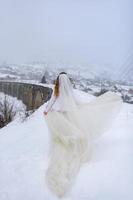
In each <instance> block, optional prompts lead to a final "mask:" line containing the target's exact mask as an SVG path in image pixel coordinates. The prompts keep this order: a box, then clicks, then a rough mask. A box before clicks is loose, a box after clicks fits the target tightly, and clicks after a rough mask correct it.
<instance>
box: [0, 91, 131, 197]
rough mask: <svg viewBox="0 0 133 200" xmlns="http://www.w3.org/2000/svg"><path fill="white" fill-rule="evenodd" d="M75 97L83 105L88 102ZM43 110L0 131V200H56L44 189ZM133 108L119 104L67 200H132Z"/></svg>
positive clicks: (45, 146) (45, 140)
mask: <svg viewBox="0 0 133 200" xmlns="http://www.w3.org/2000/svg"><path fill="white" fill-rule="evenodd" d="M77 92H78V95H80V96H81V98H82V99H83V101H90V100H91V99H92V96H90V95H88V94H85V93H83V92H79V91H77ZM45 105H46V104H44V105H42V106H41V107H40V108H39V109H38V110H37V111H36V112H34V113H33V114H32V115H31V116H29V117H28V118H27V119H26V120H25V121H24V122H23V123H22V122H21V121H20V120H19V119H15V120H14V121H13V122H12V123H10V124H8V125H7V126H6V127H4V128H2V129H0V200H57V199H58V198H57V197H55V196H53V195H52V194H51V193H50V192H49V190H48V189H47V186H46V184H45V171H46V169H47V161H48V157H47V153H48V148H49V134H48V129H47V126H46V123H45V118H44V116H43V110H44V107H45ZM132 146H133V105H132V104H126V103H123V107H122V110H121V112H120V114H119V115H118V116H117V118H116V120H115V122H114V124H113V126H112V127H111V129H110V130H109V131H108V132H106V133H105V134H104V135H102V136H101V137H100V138H99V139H98V140H97V141H95V142H94V144H93V154H92V159H91V160H90V162H89V163H86V164H84V165H83V166H82V168H81V170H80V173H79V174H78V176H77V179H76V182H75V185H74V186H73V189H72V191H71V193H70V194H69V196H68V197H67V198H64V199H68V200H132V199H133V173H132V169H133V148H132Z"/></svg>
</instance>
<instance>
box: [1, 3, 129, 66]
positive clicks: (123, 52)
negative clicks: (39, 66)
mask: <svg viewBox="0 0 133 200" xmlns="http://www.w3.org/2000/svg"><path fill="white" fill-rule="evenodd" d="M132 8H133V1H132V0H3V1H2V0H0V63H2V62H4V61H5V62H7V63H24V62H32V61H46V62H65V63H74V64H76V63H81V64H82V63H93V64H103V65H110V66H116V67H117V66H120V65H121V64H122V63H123V62H124V61H125V59H126V58H127V57H128V55H129V54H131V51H132V47H133V46H132V38H131V36H132V32H133V29H132V24H131V23H132V18H133V14H132V10H133V9H132Z"/></svg>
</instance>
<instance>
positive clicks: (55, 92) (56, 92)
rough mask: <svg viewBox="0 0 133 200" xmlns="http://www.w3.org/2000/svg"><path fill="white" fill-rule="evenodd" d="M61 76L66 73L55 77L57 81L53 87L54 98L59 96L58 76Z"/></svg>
mask: <svg viewBox="0 0 133 200" xmlns="http://www.w3.org/2000/svg"><path fill="white" fill-rule="evenodd" d="M61 74H67V73H66V72H60V73H59V75H58V76H57V79H56V81H55V87H54V95H55V96H56V97H58V96H59V76H60V75H61Z"/></svg>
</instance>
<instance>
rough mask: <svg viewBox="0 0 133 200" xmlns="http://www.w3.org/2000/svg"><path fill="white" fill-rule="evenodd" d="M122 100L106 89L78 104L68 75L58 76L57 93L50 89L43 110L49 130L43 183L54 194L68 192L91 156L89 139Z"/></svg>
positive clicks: (106, 124) (104, 125) (101, 130)
mask: <svg viewBox="0 0 133 200" xmlns="http://www.w3.org/2000/svg"><path fill="white" fill-rule="evenodd" d="M121 102H122V100H121V97H119V96H118V95H116V94H115V93H113V92H107V93H105V94H103V95H101V96H99V97H97V98H96V99H94V100H93V101H91V102H89V103H84V104H83V103H80V100H79V99H78V98H77V97H76V96H75V95H74V89H73V87H72V84H71V82H70V80H69V78H68V76H67V75H66V74H61V75H60V76H59V96H58V97H57V98H56V97H55V96H54V92H53V94H52V97H51V99H50V101H49V102H48V104H47V107H46V109H45V111H46V112H48V114H47V115H46V116H45V119H46V123H47V125H48V130H49V133H50V149H49V150H50V151H49V156H50V161H49V166H48V169H47V172H46V182H47V185H48V187H49V189H50V190H51V191H52V192H53V193H54V194H55V195H57V196H58V197H63V196H64V195H65V194H67V193H68V192H69V191H70V189H71V188H72V185H73V183H74V181H75V177H76V175H77V173H78V171H79V169H80V167H81V165H82V164H83V163H84V162H86V161H88V160H89V158H90V155H91V141H92V140H94V139H96V138H97V137H99V136H100V135H101V134H102V133H104V132H105V131H106V130H107V129H108V128H109V126H110V125H111V123H112V122H113V120H114V118H115V117H116V115H117V113H118V112H119V110H120V106H121Z"/></svg>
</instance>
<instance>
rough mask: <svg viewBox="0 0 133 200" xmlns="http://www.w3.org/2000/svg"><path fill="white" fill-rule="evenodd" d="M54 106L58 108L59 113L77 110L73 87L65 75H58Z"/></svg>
mask: <svg viewBox="0 0 133 200" xmlns="http://www.w3.org/2000/svg"><path fill="white" fill-rule="evenodd" d="M56 104H58V106H59V107H60V111H72V110H74V109H76V108H77V104H76V99H75V97H74V93H73V85H72V83H71V81H70V79H69V77H68V76H67V75H66V74H60V75H59V96H58V98H57V100H56Z"/></svg>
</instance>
